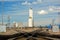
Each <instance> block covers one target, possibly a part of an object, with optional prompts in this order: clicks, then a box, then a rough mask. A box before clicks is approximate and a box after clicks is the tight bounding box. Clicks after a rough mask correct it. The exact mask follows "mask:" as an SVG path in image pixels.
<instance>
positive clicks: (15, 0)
mask: <svg viewBox="0 0 60 40" xmlns="http://www.w3.org/2000/svg"><path fill="white" fill-rule="evenodd" d="M0 1H19V0H0Z"/></svg>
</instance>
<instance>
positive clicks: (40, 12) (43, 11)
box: [38, 10, 48, 14]
mask: <svg viewBox="0 0 60 40" xmlns="http://www.w3.org/2000/svg"><path fill="white" fill-rule="evenodd" d="M47 13H48V12H47V11H45V10H41V11H38V14H47Z"/></svg>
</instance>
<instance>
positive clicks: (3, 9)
mask: <svg viewBox="0 0 60 40" xmlns="http://www.w3.org/2000/svg"><path fill="white" fill-rule="evenodd" d="M3 11H4V0H2V25H3V24H4V23H3V20H4V19H3V17H4V15H3V14H4V12H3Z"/></svg>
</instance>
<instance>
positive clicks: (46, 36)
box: [0, 30, 60, 40]
mask: <svg viewBox="0 0 60 40" xmlns="http://www.w3.org/2000/svg"><path fill="white" fill-rule="evenodd" d="M23 37H24V38H26V40H28V39H30V38H32V39H35V38H43V39H46V40H53V39H60V35H50V34H48V33H45V32H39V30H36V31H33V32H30V33H27V32H25V33H16V34H13V35H0V40H9V39H12V40H17V39H19V38H23ZM36 40H37V39H36Z"/></svg>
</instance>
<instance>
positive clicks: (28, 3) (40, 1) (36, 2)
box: [22, 0, 42, 5]
mask: <svg viewBox="0 0 60 40" xmlns="http://www.w3.org/2000/svg"><path fill="white" fill-rule="evenodd" d="M39 3H42V0H37V1H33V2H32V3H30V2H28V1H25V2H23V3H22V5H33V4H39Z"/></svg>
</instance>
